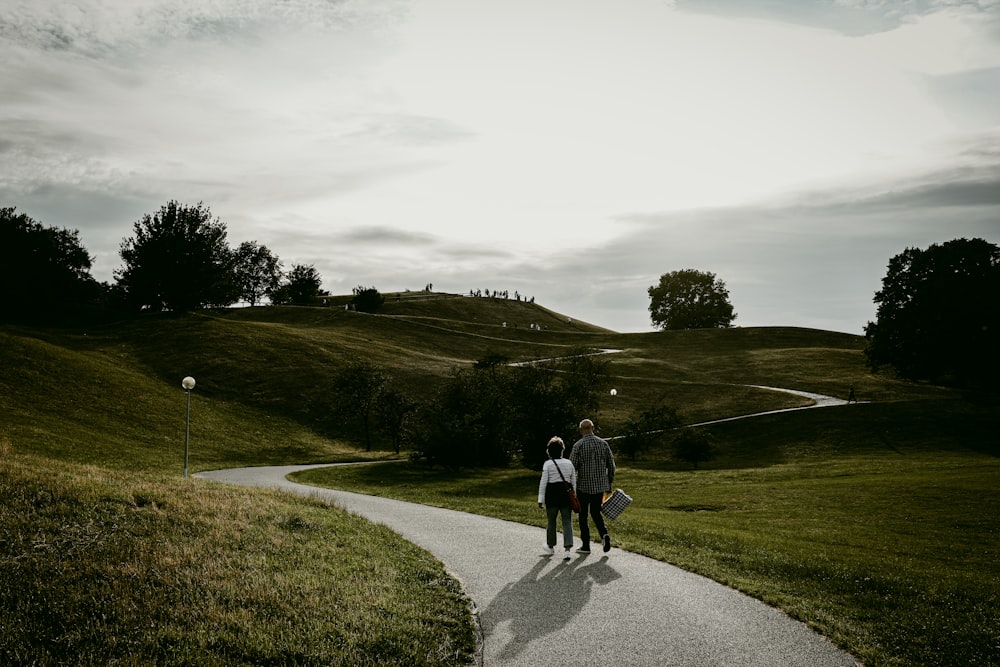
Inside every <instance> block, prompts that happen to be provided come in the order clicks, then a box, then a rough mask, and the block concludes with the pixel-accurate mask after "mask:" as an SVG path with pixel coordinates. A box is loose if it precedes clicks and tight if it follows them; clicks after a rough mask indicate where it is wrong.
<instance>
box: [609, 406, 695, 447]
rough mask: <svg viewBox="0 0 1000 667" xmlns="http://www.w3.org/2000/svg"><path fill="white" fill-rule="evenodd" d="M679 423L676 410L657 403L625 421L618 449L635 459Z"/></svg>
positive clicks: (661, 439) (656, 443)
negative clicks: (634, 417)
mask: <svg viewBox="0 0 1000 667" xmlns="http://www.w3.org/2000/svg"><path fill="white" fill-rule="evenodd" d="M680 423H681V420H680V418H679V417H678V416H677V411H676V410H674V409H673V408H671V407H669V406H667V405H664V404H663V403H662V402H660V403H657V404H655V405H653V406H652V407H650V408H648V409H647V410H645V411H643V412H642V413H641V414H640V415H639V416H638V417H637V418H636V419H630V420H629V421H627V422H625V427H624V429H623V435H624V437H623V438H622V439H621V440H620V441H619V443H620V444H618V450H619V451H621V452H622V453H623V454H625V455H626V456H628V457H629V458H630V459H632V460H633V461H635V460H636V459H637V458H638V457H639V455H640V454H642V453H643V452H645V451H647V450H649V449H651V448H653V447H655V446H656V445H658V444H660V443H661V442H662V441H663V439H664V438H665V437H666V436H667V435H669V434H670V433H671V432H672V431H673V430H674V429H676V428H677V427H678V426H680Z"/></svg>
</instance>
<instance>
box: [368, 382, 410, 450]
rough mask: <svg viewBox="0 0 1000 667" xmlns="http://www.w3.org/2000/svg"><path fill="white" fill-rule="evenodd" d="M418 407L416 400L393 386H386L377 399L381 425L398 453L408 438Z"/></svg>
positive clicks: (376, 406) (376, 408)
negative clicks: (411, 422)
mask: <svg viewBox="0 0 1000 667" xmlns="http://www.w3.org/2000/svg"><path fill="white" fill-rule="evenodd" d="M416 407H417V405H416V403H415V402H414V401H412V400H411V399H410V398H409V397H407V396H406V395H405V394H403V393H401V392H400V391H398V390H396V389H393V388H391V387H389V388H386V389H385V390H384V391H383V392H382V393H381V394H380V395H379V397H378V400H377V401H376V404H375V411H376V413H377V415H378V417H379V425H380V427H381V428H382V430H383V431H384V432H385V433H386V434H387V435H388V436H389V439H390V440H391V441H392V448H393V450H394V451H395V452H396V453H397V454H399V451H400V449H401V448H402V444H403V441H404V440H405V439H406V438H407V435H408V433H409V426H410V421H411V419H412V417H413V415H414V413H415V412H416Z"/></svg>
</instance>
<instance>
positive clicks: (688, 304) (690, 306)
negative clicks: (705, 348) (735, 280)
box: [648, 269, 736, 329]
mask: <svg viewBox="0 0 1000 667" xmlns="http://www.w3.org/2000/svg"><path fill="white" fill-rule="evenodd" d="M648 292H649V316H650V319H651V320H652V321H653V324H654V325H655V326H657V327H659V328H660V329H710V328H726V327H729V326H732V323H733V320H735V319H736V313H734V312H733V305H732V304H731V303H730V302H729V290H727V289H726V283H724V282H722V281H721V280H719V279H718V278H716V277H715V274H714V273H710V272H707V271H696V270H694V269H682V270H680V271H671V272H670V273H664V274H663V275H662V276H660V282H659V284H658V285H653V286H652V287H650V288H649V290H648Z"/></svg>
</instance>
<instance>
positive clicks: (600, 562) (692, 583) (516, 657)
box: [196, 465, 860, 667]
mask: <svg viewBox="0 0 1000 667" xmlns="http://www.w3.org/2000/svg"><path fill="white" fill-rule="evenodd" d="M315 467H323V466H316V465H310V466H273V467H256V468H239V469H233V470H217V471H211V472H203V473H199V474H197V475H196V477H200V478H203V479H208V480H215V481H218V482H225V483H229V484H239V485H243V486H251V487H267V488H279V489H284V490H287V491H290V492H292V493H297V494H301V495H305V496H313V495H315V496H319V497H322V498H324V499H327V500H329V501H332V502H333V503H335V504H336V505H338V506H340V507H342V508H344V509H345V510H347V511H349V512H351V513H353V514H356V515H358V516H361V517H364V518H366V519H369V520H370V521H373V522H375V523H379V524H384V525H386V526H388V527H389V528H391V529H393V530H394V531H396V532H397V533H399V534H400V535H402V536H403V537H404V538H406V539H407V540H410V541H411V542H413V543H415V544H417V545H419V546H421V547H423V548H424V549H426V550H427V551H429V552H430V553H432V554H433V555H434V556H435V557H437V558H438V559H439V560H440V561H441V562H442V563H444V565H445V567H446V568H447V569H448V571H449V572H450V573H451V574H452V575H453V576H455V577H456V578H457V579H458V580H459V581H460V582H461V583H462V586H463V588H464V589H465V592H466V593H467V594H468V596H469V597H470V598H471V599H472V601H473V602H474V603H475V605H476V608H477V612H478V619H479V624H480V627H481V631H482V647H481V652H482V654H481V656H480V660H481V664H483V665H486V666H493V665H505V666H506V665H512V666H517V665H526V666H527V665H531V666H537V665H611V666H618V665H628V666H631V665H636V666H639V665H642V666H645V665H649V666H658V667H659V666H662V667H668V666H672V665H678V666H681V665H683V666H684V667H700V666H708V665H713V666H725V667H753V666H760V667H795V666H802V667H843V666H848V665H858V664H860V663H858V662H857V661H856V660H855V659H854V658H852V657H851V656H850V655H848V654H846V653H844V652H843V651H841V650H839V649H838V648H836V647H835V646H834V645H833V644H832V643H831V642H829V641H828V640H826V639H825V638H823V637H821V636H820V635H818V634H816V633H815V632H813V631H812V630H810V629H809V628H807V627H806V626H805V625H803V624H802V623H799V622H797V621H794V620H792V619H790V618H789V617H788V616H786V615H784V614H783V613H782V612H780V611H778V610H776V609H773V608H771V607H768V606H767V605H765V604H763V603H762V602H759V601H757V600H755V599H753V598H750V597H747V596H746V595H743V594H741V593H738V592H736V591H734V590H732V589H729V588H726V587H725V586H722V585H721V584H718V583H716V582H714V581H712V580H710V579H706V578H704V577H700V576H696V575H694V574H691V573H689V572H685V571H684V570H681V569H679V568H676V567H673V566H671V565H667V564H665V563H661V562H659V561H656V560H652V559H650V558H645V557H643V556H639V555H636V554H632V553H628V552H625V551H621V550H619V549H615V548H612V550H611V551H610V552H609V553H608V554H604V553H603V552H602V551H601V549H600V547H599V546H598V545H597V544H595V545H593V549H594V553H592V554H591V555H589V556H584V555H578V554H576V553H575V551H574V553H573V556H572V558H571V560H569V561H563V560H562V558H561V555H560V554H559V553H557V555H555V556H544V555H542V549H543V547H544V545H545V531H544V530H543V529H541V528H534V527H531V526H525V525H522V524H518V523H511V522H508V521H500V520H498V519H491V518H488V517H482V516H477V515H474V514H467V513H465V512H457V511H454V510H447V509H440V508H435V507H427V506H425V505H418V504H415V503H406V502H402V501H398V500H391V499H387V498H379V497H376V496H366V495H362V494H357V493H348V492H345V491H335V490H330V489H320V488H317V487H312V486H306V485H302V484H296V483H293V482H291V481H289V480H287V479H286V478H285V476H286V475H288V474H289V473H291V472H294V471H296V470H303V469H305V468H315ZM529 500H534V499H529ZM526 502H527V501H526ZM609 528H610V530H611V535H612V539H614V522H610V524H609ZM579 545H580V542H579V538H577V543H576V546H577V547H578V546H579ZM559 550H560V548H559V547H557V552H558V551H559Z"/></svg>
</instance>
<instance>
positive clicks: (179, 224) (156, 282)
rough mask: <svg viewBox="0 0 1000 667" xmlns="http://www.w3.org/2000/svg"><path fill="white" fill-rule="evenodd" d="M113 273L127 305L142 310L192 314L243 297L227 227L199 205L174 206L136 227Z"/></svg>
mask: <svg viewBox="0 0 1000 667" xmlns="http://www.w3.org/2000/svg"><path fill="white" fill-rule="evenodd" d="M132 229H133V232H134V234H135V235H134V236H132V237H129V238H126V239H124V240H123V241H122V244H121V247H120V249H119V255H120V256H121V258H122V261H124V262H125V266H124V267H123V268H121V269H118V270H117V271H115V277H116V278H117V280H118V287H119V289H120V291H121V292H122V294H123V295H124V298H125V301H126V303H127V304H128V305H129V306H131V307H133V308H136V309H139V310H155V311H159V310H171V311H188V310H194V309H197V308H204V307H212V306H228V305H230V304H232V303H234V302H235V301H236V299H237V298H238V297H239V290H238V288H237V286H236V282H235V278H234V273H233V252H232V251H231V250H230V249H229V246H228V244H227V242H226V226H225V225H224V224H223V223H222V222H220V221H219V219H218V218H215V219H214V220H213V219H212V212H211V211H210V210H209V208H208V207H207V206H205V205H204V204H202V203H201V202H199V203H198V204H197V205H195V206H183V205H181V204H178V203H177V202H176V201H171V202H169V203H168V204H166V205H165V206H163V207H161V208H160V210H159V211H157V212H156V213H154V214H153V215H149V214H147V215H145V216H143V217H142V218H141V219H140V220H138V221H137V222H136V223H135V224H134V225H133V227H132Z"/></svg>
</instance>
